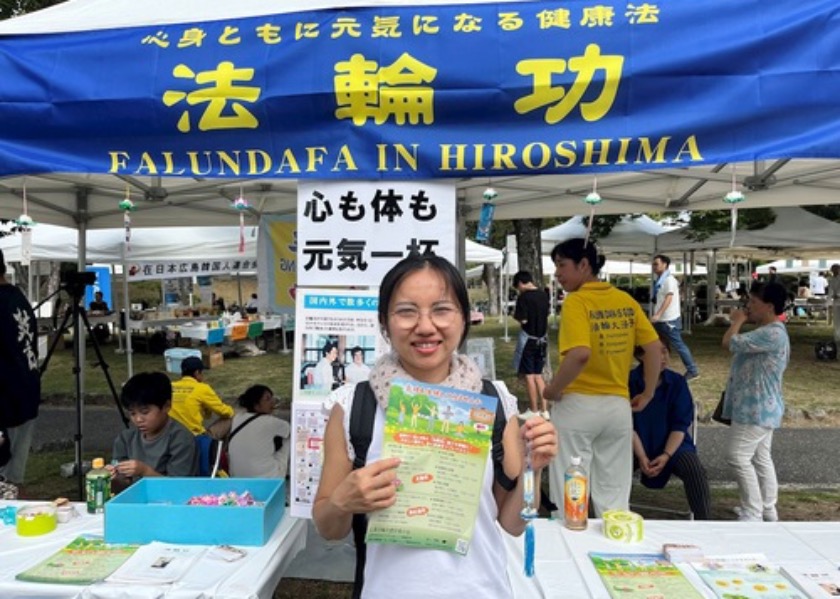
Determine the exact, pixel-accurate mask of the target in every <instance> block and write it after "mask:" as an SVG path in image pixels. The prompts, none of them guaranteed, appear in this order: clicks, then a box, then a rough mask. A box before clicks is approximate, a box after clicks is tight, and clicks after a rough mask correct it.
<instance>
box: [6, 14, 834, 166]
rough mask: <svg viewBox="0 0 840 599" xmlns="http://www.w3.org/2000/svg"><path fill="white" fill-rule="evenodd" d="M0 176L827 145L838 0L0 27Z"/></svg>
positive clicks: (551, 162)
mask: <svg viewBox="0 0 840 599" xmlns="http://www.w3.org/2000/svg"><path fill="white" fill-rule="evenodd" d="M0 72H2V73H3V77H2V79H0V123H2V124H0V175H11V174H27V173H39V172H49V171H63V172H90V173H112V174H120V175H127V176H130V175H162V176H189V177H262V178H276V177H281V178H284V177H285V178H318V179H329V178H339V179H406V178H417V177H422V178H430V177H465V176H473V177H475V176H491V175H511V174H529V173H530V174H536V173H581V172H597V171H604V170H611V171H615V170H641V169H651V168H665V167H670V168H679V167H687V166H693V165H699V164H704V163H721V162H730V161H744V160H753V159H770V158H785V157H799V158H808V157H826V158H837V157H840V118H838V116H840V109H838V98H840V5H838V3H837V1H836V0H812V1H810V2H802V1H801V0H796V1H794V0H774V1H772V2H767V1H766V0H739V1H737V2H732V1H730V0H698V1H693V2H687V1H685V0H663V1H661V2H658V3H633V2H627V1H625V2H620V3H616V2H605V3H604V2H598V3H592V2H583V1H578V0H571V1H566V2H561V3H556V2H519V3H496V4H479V5H476V4H470V5H443V6H416V7H379V8H376V9H358V10H329V11H315V12H304V13H290V14H281V15H270V16H264V17H256V18H243V19H231V20H226V21H216V22H205V23H201V22H196V23H191V24H181V25H165V26H155V27H142V28H130V29H119V30H107V31H92V32H83V33H68V34H52V35H28V36H6V37H0Z"/></svg>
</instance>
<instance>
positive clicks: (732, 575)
mask: <svg viewBox="0 0 840 599" xmlns="http://www.w3.org/2000/svg"><path fill="white" fill-rule="evenodd" d="M691 566H692V567H693V568H694V569H695V570H696V571H697V573H698V574H699V575H700V578H702V579H703V582H705V583H706V584H707V585H708V586H709V588H710V589H712V591H714V593H715V595H717V596H718V597H720V598H721V599H731V598H737V599H759V598H760V599H806V596H805V595H804V594H802V593H801V592H800V591H799V590H798V589H797V588H796V587H795V586H794V585H793V583H791V581H789V580H788V579H787V578H785V576H784V575H783V574H782V573H781V572H780V571H779V568H778V567H777V566H775V565H773V564H771V563H770V562H768V561H767V558H766V557H765V556H764V555H762V554H736V555H721V556H707V557H706V558H705V559H704V560H703V561H701V562H692V563H691Z"/></svg>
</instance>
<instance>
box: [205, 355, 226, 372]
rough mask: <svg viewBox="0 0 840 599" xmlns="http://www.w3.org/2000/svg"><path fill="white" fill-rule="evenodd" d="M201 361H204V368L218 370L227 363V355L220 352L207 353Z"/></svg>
mask: <svg viewBox="0 0 840 599" xmlns="http://www.w3.org/2000/svg"><path fill="white" fill-rule="evenodd" d="M201 359H202V360H203V361H204V367H205V368H207V369H210V368H218V367H219V366H221V365H222V364H224V363H225V355H224V354H223V353H222V352H220V351H219V350H216V351H213V352H205V353H203V354H202V356H201Z"/></svg>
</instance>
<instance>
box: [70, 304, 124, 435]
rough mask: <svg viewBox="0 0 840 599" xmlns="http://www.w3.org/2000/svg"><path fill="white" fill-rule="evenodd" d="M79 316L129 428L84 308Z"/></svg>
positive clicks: (121, 416) (118, 408)
mask: <svg viewBox="0 0 840 599" xmlns="http://www.w3.org/2000/svg"><path fill="white" fill-rule="evenodd" d="M79 315H80V316H81V318H82V321H83V322H84V324H85V330H86V331H87V333H88V336H89V337H90V340H91V342H92V345H93V351H94V352H95V353H96V359H97V360H99V361H98V365H99V367H100V368H102V372H103V373H104V374H105V380H106V381H107V383H108V388H109V389H111V397H113V399H114V404H115V405H116V406H117V411H118V412H119V414H120V418H121V419H122V421H123V424H124V425H125V427H126V428H128V416H126V415H125V410H123V406H122V404H121V403H120V398H119V393H117V388H116V386H115V385H114V381H113V379H111V374H110V373H109V372H108V368H109V366H108V363H107V362H106V361H105V357H104V356H103V355H102V349H101V348H100V347H99V341H98V340H97V339H96V335H94V334H93V329H92V328H91V326H90V321H89V320H88V316H87V312H86V311H85V309H84V308H82V307H79Z"/></svg>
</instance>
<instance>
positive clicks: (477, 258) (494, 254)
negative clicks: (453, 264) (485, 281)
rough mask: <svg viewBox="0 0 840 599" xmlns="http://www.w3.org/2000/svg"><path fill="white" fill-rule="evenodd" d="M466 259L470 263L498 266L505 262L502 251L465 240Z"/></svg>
mask: <svg viewBox="0 0 840 599" xmlns="http://www.w3.org/2000/svg"><path fill="white" fill-rule="evenodd" d="M464 259H465V261H466V262H468V263H474V264H495V265H496V266H498V265H500V264H501V263H502V262H503V261H504V253H503V252H502V250H497V249H495V248H491V247H490V246H487V245H482V244H480V243H477V242H475V241H473V240H471V239H464Z"/></svg>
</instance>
